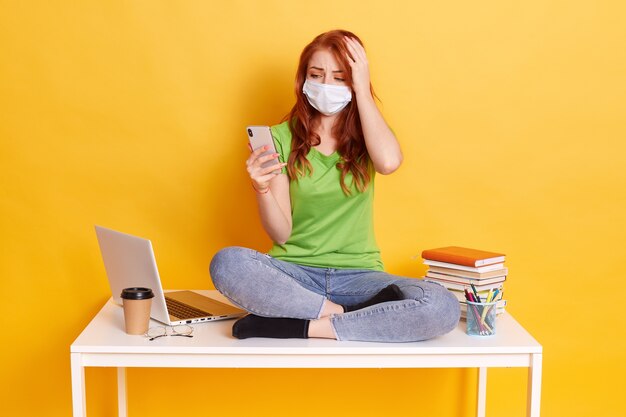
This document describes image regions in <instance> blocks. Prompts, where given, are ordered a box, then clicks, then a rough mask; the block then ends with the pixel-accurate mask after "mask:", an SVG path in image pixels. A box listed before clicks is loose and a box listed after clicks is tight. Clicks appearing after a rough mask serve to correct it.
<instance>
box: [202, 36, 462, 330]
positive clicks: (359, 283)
mask: <svg viewBox="0 0 626 417" xmlns="http://www.w3.org/2000/svg"><path fill="white" fill-rule="evenodd" d="M296 97H297V101H296V104H295V105H294V107H293V109H292V110H291V112H290V113H289V115H288V116H287V117H286V121H285V122H283V123H282V124H279V125H276V126H273V127H272V135H273V137H274V142H275V144H276V148H277V153H276V154H269V155H265V156H261V154H262V153H263V152H264V151H266V150H267V149H265V148H260V149H257V150H255V151H254V152H252V153H251V154H250V157H249V158H248V160H247V161H246V166H247V169H248V173H249V175H250V178H251V180H252V187H253V188H254V190H255V191H256V197H257V202H258V209H259V213H260V217H261V222H262V224H263V228H264V229H265V231H266V232H267V234H268V235H269V236H270V238H271V239H272V241H273V242H274V245H273V247H272V249H271V250H270V251H269V253H268V254H262V253H259V252H257V251H253V250H250V249H246V248H239V247H231V248H225V249H222V250H221V251H220V252H218V253H217V254H216V255H215V257H214V258H213V260H212V261H211V267H210V272H211V277H212V279H213V283H214V284H215V287H216V288H217V289H218V290H219V291H220V292H221V293H222V294H224V295H225V296H226V297H227V298H228V299H230V300H231V301H232V302H233V303H234V304H236V305H238V306H240V307H242V308H243V309H245V310H247V311H248V312H250V313H251V314H249V315H247V316H246V317H244V318H242V319H240V320H238V321H237V322H236V323H235V324H234V326H233V335H234V336H235V337H237V338H240V339H244V338H248V337H274V338H307V337H320V338H331V339H337V340H361V341H380V342H409V341H418V340H424V339H429V338H432V337H435V336H438V335H441V334H444V333H447V332H449V331H450V330H452V329H453V328H454V327H455V326H456V324H457V322H458V319H459V305H458V301H457V300H456V298H455V297H454V296H453V295H452V294H451V293H449V292H448V291H447V290H446V289H445V288H444V287H442V286H440V285H438V284H435V283H431V282H425V281H422V280H418V279H413V278H403V277H398V276H393V275H390V274H387V273H385V272H383V264H382V261H381V258H380V251H379V249H378V246H377V245H376V241H375V238H374V226H373V221H372V219H373V215H372V207H373V197H374V177H375V173H380V174H385V175H386V174H390V173H392V172H394V171H395V170H396V169H398V167H399V166H400V164H401V162H402V153H401V151H400V146H399V144H398V141H397V140H396V138H395V136H394V134H393V132H392V131H391V130H390V129H389V127H388V126H387V124H386V123H385V121H384V119H383V117H382V115H381V113H380V112H379V110H378V108H377V106H376V104H375V102H374V95H373V89H372V87H371V84H370V75H369V66H368V62H367V57H366V55H365V50H364V48H363V44H362V42H361V41H360V39H359V38H358V37H357V36H356V35H354V34H352V33H350V32H347V31H343V30H334V31H330V32H327V33H323V34H321V35H319V36H318V37H316V38H315V39H314V40H313V42H311V43H310V44H309V45H308V46H307V47H305V48H304V50H303V52H302V54H301V56H300V63H299V66H298V70H297V75H296ZM270 160H276V161H277V163H279V164H280V165H279V166H280V168H281V170H277V169H276V165H274V166H270V167H267V168H262V167H261V165H262V164H263V163H264V162H267V161H270ZM280 161H282V162H280Z"/></svg>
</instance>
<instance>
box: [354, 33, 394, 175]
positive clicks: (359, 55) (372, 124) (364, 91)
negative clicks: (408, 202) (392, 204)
mask: <svg viewBox="0 0 626 417" xmlns="http://www.w3.org/2000/svg"><path fill="white" fill-rule="evenodd" d="M346 46H347V47H348V50H349V51H350V53H351V54H352V56H348V62H349V63H350V66H351V67H352V89H353V90H354V95H355V98H356V103H357V106H358V108H359V115H360V116H361V126H362V128H363V136H364V137H365V146H367V152H368V153H369V156H370V158H371V159H372V163H373V164H374V169H375V170H376V172H378V173H380V174H385V175H386V174H391V173H392V172H394V171H395V170H397V169H398V168H399V167H400V164H402V159H403V158H402V151H401V149H400V144H399V143H398V140H397V139H396V136H395V135H394V134H393V132H392V131H391V129H389V126H387V123H386V122H385V119H384V118H383V116H382V114H381V113H380V110H379V109H378V107H377V106H376V103H375V102H374V97H372V93H371V91H370V75H369V64H368V62H367V56H366V55H365V49H363V47H362V46H361V44H360V43H359V42H357V41H356V40H354V39H350V38H346Z"/></svg>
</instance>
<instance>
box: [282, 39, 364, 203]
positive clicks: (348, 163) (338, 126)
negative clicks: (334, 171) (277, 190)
mask: <svg viewBox="0 0 626 417" xmlns="http://www.w3.org/2000/svg"><path fill="white" fill-rule="evenodd" d="M344 36H348V37H350V38H353V39H356V40H357V41H358V42H359V43H360V44H361V45H363V42H361V40H360V39H359V38H358V37H357V36H356V35H355V34H353V33H351V32H348V31H346V30H332V31H330V32H326V33H322V34H321V35H319V36H317V37H316V38H315V39H313V41H312V42H311V43H310V44H308V45H307V46H306V47H305V48H304V50H303V51H302V54H300V62H299V64H298V71H297V73H296V85H295V92H296V103H295V104H294V106H293V108H292V109H291V111H290V112H289V114H288V115H287V116H286V117H285V120H289V128H290V130H291V134H292V140H291V154H290V155H289V159H288V161H287V172H288V173H289V177H290V178H292V179H296V180H297V179H298V178H299V177H301V176H304V175H305V174H307V173H308V174H309V175H311V173H312V171H313V167H312V166H311V163H310V162H309V161H308V160H307V159H306V156H307V155H308V153H309V151H310V150H311V147H313V146H317V145H319V144H320V140H321V139H320V136H319V135H318V134H316V133H315V132H314V127H315V125H316V124H317V122H318V121H319V119H320V117H321V115H320V113H319V112H318V111H317V110H315V109H314V108H313V106H311V105H310V104H309V102H308V100H307V98H306V96H305V95H304V93H303V92H302V87H303V85H304V82H305V80H306V75H307V68H308V64H309V61H310V59H311V56H312V55H313V54H314V53H315V52H316V51H318V50H320V49H322V50H327V51H330V52H331V53H332V54H333V56H334V57H335V59H336V60H337V63H338V64H339V67H340V68H339V69H341V70H343V72H344V74H345V75H346V76H345V82H346V85H348V86H352V70H351V67H350V64H349V63H348V58H347V56H349V55H350V52H348V49H347V47H346V44H345V40H344ZM370 91H372V94H373V89H372V86H371V84H370ZM332 133H333V136H335V137H336V138H337V151H338V153H339V155H340V157H341V160H340V161H339V162H338V163H337V168H339V169H340V170H341V188H342V190H343V192H344V193H345V194H347V195H349V194H351V192H350V187H349V185H346V183H345V182H346V181H345V179H346V175H347V174H348V173H349V172H350V173H352V178H353V180H352V182H353V184H354V185H355V186H356V188H357V190H359V191H360V192H363V191H365V190H366V189H367V186H368V184H369V182H370V179H371V176H370V172H371V161H370V158H369V155H368V153H367V148H366V146H365V138H364V137H363V129H362V128H361V119H360V117H359V110H358V107H357V104H356V101H355V99H354V91H353V92H352V100H351V101H350V103H348V105H347V106H346V107H345V108H344V109H343V110H342V111H341V112H340V113H339V115H338V117H337V120H336V121H335V125H334V126H333V132H332Z"/></svg>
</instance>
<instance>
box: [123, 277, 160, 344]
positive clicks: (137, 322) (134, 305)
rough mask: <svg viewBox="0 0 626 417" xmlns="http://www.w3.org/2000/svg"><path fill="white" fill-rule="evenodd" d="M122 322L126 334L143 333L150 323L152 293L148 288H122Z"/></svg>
mask: <svg viewBox="0 0 626 417" xmlns="http://www.w3.org/2000/svg"><path fill="white" fill-rule="evenodd" d="M121 297H122V304H123V305H124V324H125V326H126V333H128V334H145V333H146V332H147V331H148V326H149V324H150V308H151V307H152V298H154V294H153V293H152V290H151V289H150V288H141V287H132V288H124V289H123V290H122V295H121Z"/></svg>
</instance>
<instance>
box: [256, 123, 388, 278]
mask: <svg viewBox="0 0 626 417" xmlns="http://www.w3.org/2000/svg"><path fill="white" fill-rule="evenodd" d="M272 136H273V137H274V143H275V145H276V151H277V152H278V153H279V154H280V160H281V161H285V162H286V161H287V160H288V159H289V153H290V152H291V137H292V136H291V130H290V129H289V123H288V122H284V123H281V124H279V125H276V126H272ZM307 159H308V160H309V162H310V163H311V166H312V167H313V173H312V175H310V176H309V175H308V174H307V175H305V176H303V177H300V178H297V179H294V178H290V183H289V193H290V197H291V214H292V219H293V227H292V230H291V236H289V239H288V240H287V242H286V243H285V244H283V245H278V244H276V243H274V246H273V247H272V249H271V250H270V251H269V252H268V253H269V255H271V256H273V257H274V258H276V259H280V260H283V261H287V262H292V263H296V264H300V265H308V266H315V267H327V268H337V269H373V270H379V271H382V270H383V263H382V260H381V258H380V249H379V248H378V245H377V244H376V239H375V237H374V222H373V202H374V172H373V170H372V178H371V181H370V183H369V185H368V187H367V189H366V190H365V191H364V192H362V193H361V192H359V191H358V190H357V189H356V187H355V186H354V185H353V184H352V175H351V174H350V173H348V175H346V185H348V187H350V190H351V191H352V194H350V195H345V194H344V192H343V190H342V189H341V184H340V181H341V171H340V170H339V169H338V168H337V166H336V165H337V162H339V160H340V159H341V157H340V156H339V153H338V152H336V151H335V152H334V153H332V154H331V155H328V156H326V155H324V154H322V153H320V152H319V151H317V149H314V148H311V151H310V152H309V154H308V155H307ZM286 172H287V171H286V169H284V168H283V173H286Z"/></svg>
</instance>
